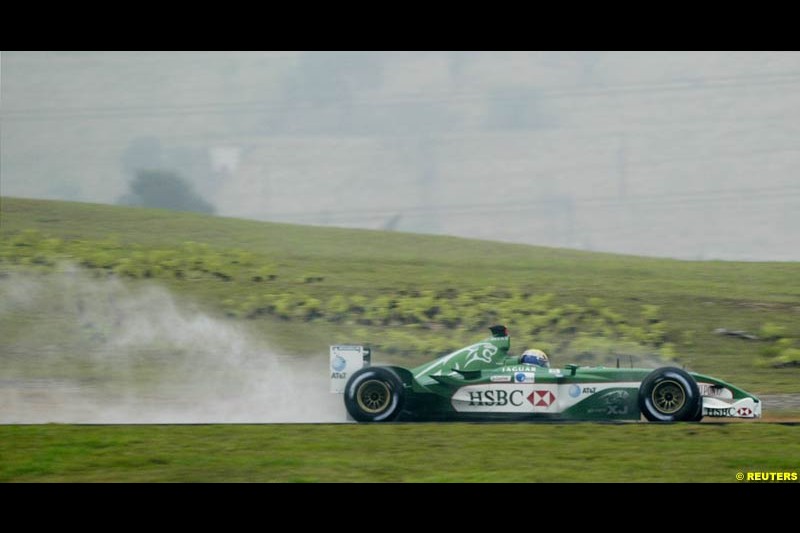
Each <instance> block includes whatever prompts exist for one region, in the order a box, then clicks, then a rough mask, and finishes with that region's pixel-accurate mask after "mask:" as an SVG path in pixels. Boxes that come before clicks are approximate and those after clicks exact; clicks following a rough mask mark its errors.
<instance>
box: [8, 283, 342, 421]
mask: <svg viewBox="0 0 800 533" xmlns="http://www.w3.org/2000/svg"><path fill="white" fill-rule="evenodd" d="M0 322H5V324H2V325H3V330H4V331H7V330H10V329H12V328H14V326H16V328H15V329H14V333H13V334H12V335H10V338H7V339H4V340H3V341H1V342H0V423H45V422H62V423H208V422H323V421H324V422H337V421H345V411H344V407H343V405H342V402H341V398H340V397H338V396H334V395H331V394H330V393H329V392H328V381H327V379H328V375H327V368H328V366H327V361H326V359H327V358H326V356H325V354H320V355H319V356H315V355H309V356H306V357H297V358H294V357H291V356H288V355H281V354H280V353H278V352H277V351H276V350H274V349H273V348H271V347H270V346H269V345H268V344H266V343H265V342H264V341H263V340H261V339H258V338H256V337H255V336H254V335H252V334H250V333H248V331H246V329H245V328H244V327H242V325H241V324H236V323H233V322H228V321H226V320H224V319H218V318H214V317H211V316H209V315H208V314H205V313H203V312H202V311H200V310H198V309H195V308H193V307H192V306H191V305H189V304H186V303H179V302H178V301H177V300H176V299H175V298H173V296H172V295H171V294H170V293H169V292H168V291H167V290H166V289H164V288H162V287H159V286H156V285H140V284H137V285H128V284H125V283H123V282H121V281H119V280H116V279H95V278H92V277H90V276H89V274H87V273H86V272H83V271H81V270H78V269H68V270H67V271H65V272H62V273H59V274H54V275H48V276H32V275H22V274H13V275H10V276H7V277H4V278H2V279H0Z"/></svg>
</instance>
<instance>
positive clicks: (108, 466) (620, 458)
mask: <svg viewBox="0 0 800 533" xmlns="http://www.w3.org/2000/svg"><path fill="white" fill-rule="evenodd" d="M798 458H800V427H798V426H788V425H780V424H770V423H750V424H744V423H733V424H725V425H723V424H675V425H657V424H622V425H605V424H463V423H453V424H391V425H356V424H341V425H300V424H298V425H255V426H251V425H224V426H223V425H208V426H60V425H43V426H0V481H2V482H65V481H66V482H240V481H241V482H622V481H625V482H627V481H638V482H673V481H676V482H703V483H718V482H730V483H736V482H737V480H736V474H737V473H738V472H743V473H747V472H798V469H799V468H800V463H798Z"/></svg>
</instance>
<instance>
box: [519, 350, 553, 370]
mask: <svg viewBox="0 0 800 533" xmlns="http://www.w3.org/2000/svg"><path fill="white" fill-rule="evenodd" d="M519 362H520V363H525V364H529V365H537V366H542V367H544V368H550V360H549V359H548V358H547V354H546V353H544V352H543V351H541V350H537V349H536V348H531V349H530V350H525V351H524V352H522V356H521V357H520V358H519Z"/></svg>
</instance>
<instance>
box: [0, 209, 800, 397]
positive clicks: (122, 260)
mask: <svg viewBox="0 0 800 533" xmlns="http://www.w3.org/2000/svg"><path fill="white" fill-rule="evenodd" d="M0 230H1V231H0V275H2V274H3V273H4V272H5V273H10V272H26V273H31V272H33V273H43V274H46V273H47V272H50V271H52V270H53V268H55V266H54V265H57V262H58V261H59V260H71V261H73V262H76V263H81V264H83V265H84V266H86V267H87V268H88V269H90V271H92V272H94V273H95V274H96V275H99V276H108V275H116V276H120V277H122V278H125V279H128V280H129V281H130V283H132V284H133V285H134V286H135V284H137V283H142V282H149V281H156V282H157V283H159V284H162V285H164V286H166V287H168V288H169V289H170V290H171V291H172V292H173V294H176V295H177V296H179V297H181V298H183V299H187V300H191V301H193V302H197V303H199V304H201V305H202V306H203V307H204V308H205V309H206V310H208V312H209V313H212V314H216V315H217V316H219V317H226V316H227V317H228V318H229V319H231V320H236V321H239V322H243V323H247V324H248V325H251V326H252V330H253V331H255V332H259V334H260V335H262V336H263V337H264V338H267V339H269V340H270V342H272V343H273V344H275V345H277V346H278V347H279V348H280V349H282V350H285V351H288V352H293V353H298V354H308V353H325V352H326V350H327V345H328V344H330V343H336V342H359V343H368V344H371V345H372V346H373V348H374V354H375V357H376V359H377V360H378V361H379V362H392V363H398V364H402V365H407V366H413V365H417V364H421V363H422V362H424V361H426V360H429V359H431V358H433V357H436V356H439V355H441V354H443V353H446V352H447V351H448V350H450V349H454V348H456V347H459V346H462V345H465V344H468V343H470V342H473V341H475V340H477V339H479V338H482V337H483V336H485V334H486V330H485V328H486V326H488V325H490V324H491V323H497V322H499V323H506V324H508V325H509V326H510V328H511V331H512V335H513V341H512V342H513V345H512V347H513V348H514V349H515V351H517V350H518V351H521V350H522V349H524V348H526V347H542V348H545V349H547V350H550V351H551V358H552V360H553V362H554V364H556V365H563V364H566V363H569V362H579V363H584V364H586V363H592V362H595V363H596V362H598V361H600V362H604V363H607V362H608V361H610V360H613V358H614V357H615V356H616V355H621V356H622V361H623V363H625V362H626V361H627V359H628V357H627V356H628V355H639V354H645V355H654V356H657V357H660V358H662V359H663V360H665V361H672V362H674V363H675V364H678V365H686V366H687V367H688V368H689V369H691V370H695V371H698V372H702V373H707V374H711V375H714V376H718V377H720V378H722V379H725V380H728V381H731V382H732V383H734V384H736V385H739V386H741V387H743V388H745V389H747V390H750V391H752V392H754V393H761V394H763V393H774V392H798V389H799V388H800V387H798V384H799V383H800V366H798V365H797V364H800V349H799V348H800V341H798V339H800V320H798V317H800V284H798V283H797V280H798V279H800V263H736V262H718V261H712V262H692V261H677V260H667V259H653V258H642V257H631V256H620V255H613V254H601V253H588V252H579V251H572V250H561V249H552V248H541V247H533V246H524V245H512V244H502V243H496V242H486V241H476V240H469V239H461V238H453V237H438V236H421V235H413V234H403V233H387V232H379V231H367V230H349V229H336V228H318V227H308V226H295V225H286V224H272V223H261V222H254V221H245V220H236V219H228V218H219V217H209V216H205V215H199V214H193V213H176V212H170V211H163V210H151V209H138V208H123V207H118V206H106V205H93V204H80V203H70V202H54V201H45V200H24V199H15V198H2V199H0ZM25 320H28V321H34V322H36V321H37V320H39V314H38V313H37V312H36V311H29V315H28V316H27V317H26V316H16V317H13V318H9V319H6V320H1V321H0V338H4V339H12V338H14V336H15V335H16V334H17V332H18V331H20V327H19V326H20V321H25ZM58 321H59V319H58V318H57V317H52V316H51V317H49V319H48V321H47V323H48V324H49V325H51V326H52V327H48V328H41V331H37V336H39V337H40V338H42V339H44V340H45V341H46V337H47V336H48V335H49V336H51V337H52V338H53V339H54V341H53V342H56V343H58V342H59V340H60V339H63V338H65V337H64V335H65V333H64V332H65V330H66V329H68V327H69V326H68V325H63V324H62V325H61V326H59V325H58ZM717 328H726V329H728V330H745V331H749V332H754V333H759V332H761V331H766V332H769V333H770V336H769V338H767V339H766V340H760V341H747V340H743V339H741V338H736V337H729V336H721V335H716V334H714V330H715V329H717ZM776 332H777V333H776ZM83 347H84V345H83V344H81V342H78V341H76V342H75V348H74V349H75V350H76V352H79V351H80V350H81V349H83ZM781 366H783V367H781Z"/></svg>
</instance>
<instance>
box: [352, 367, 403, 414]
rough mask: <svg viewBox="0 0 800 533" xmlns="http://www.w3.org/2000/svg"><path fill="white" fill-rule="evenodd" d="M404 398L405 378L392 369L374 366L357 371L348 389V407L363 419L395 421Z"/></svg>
mask: <svg viewBox="0 0 800 533" xmlns="http://www.w3.org/2000/svg"><path fill="white" fill-rule="evenodd" d="M404 401H405V389H404V387H403V381H402V380H401V379H400V378H399V377H398V375H397V374H396V373H395V372H394V371H393V370H392V369H391V368H385V367H381V366H373V367H366V368H362V369H360V370H357V371H356V372H354V373H353V375H352V376H350V379H348V380H347V385H346V386H345V389H344V406H345V407H346V408H347V412H348V413H349V414H350V416H352V417H353V419H355V420H357V421H359V422H389V421H391V420H394V419H395V418H397V415H399V414H400V411H402V409H403V403H404Z"/></svg>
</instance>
